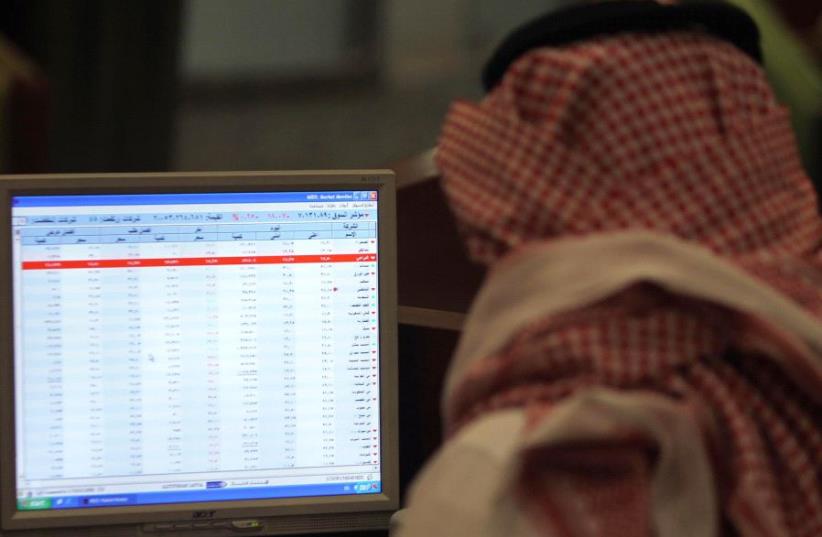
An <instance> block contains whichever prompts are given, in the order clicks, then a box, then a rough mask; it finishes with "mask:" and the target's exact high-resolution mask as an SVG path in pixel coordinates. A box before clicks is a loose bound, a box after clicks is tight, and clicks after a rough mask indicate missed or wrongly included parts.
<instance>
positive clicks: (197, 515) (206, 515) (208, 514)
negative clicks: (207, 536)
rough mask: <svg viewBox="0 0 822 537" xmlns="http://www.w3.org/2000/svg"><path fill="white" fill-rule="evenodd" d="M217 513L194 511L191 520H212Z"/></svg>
mask: <svg viewBox="0 0 822 537" xmlns="http://www.w3.org/2000/svg"><path fill="white" fill-rule="evenodd" d="M216 513H217V511H194V512H193V513H191V518H194V519H197V520H202V519H211V518H214V515H215V514H216Z"/></svg>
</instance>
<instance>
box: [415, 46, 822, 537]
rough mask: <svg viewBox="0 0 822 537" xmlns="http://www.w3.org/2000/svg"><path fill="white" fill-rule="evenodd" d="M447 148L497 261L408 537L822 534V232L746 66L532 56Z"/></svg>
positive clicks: (450, 382) (478, 243)
mask: <svg viewBox="0 0 822 537" xmlns="http://www.w3.org/2000/svg"><path fill="white" fill-rule="evenodd" d="M437 162H438V165H439V167H440V169H441V171H442V174H443V179H442V180H443V185H444V189H445V192H446V195H447V197H448V199H449V202H450V204H451V207H452V210H453V212H454V214H455V216H456V218H457V221H458V224H459V226H460V228H461V230H462V232H463V235H464V237H465V241H466V244H467V246H468V250H469V252H470V254H471V256H472V257H473V258H474V259H475V260H477V261H479V262H482V263H485V264H488V265H489V268H490V276H489V279H488V281H487V282H486V284H485V285H484V288H483V289H482V290H481V292H480V295H479V297H478V298H477V301H476V303H475V305H474V306H473V307H472V310H471V312H469V318H468V324H467V327H466V331H465V334H464V337H463V340H462V341H461V343H460V347H459V349H458V351H457V356H456V357H455V361H454V363H453V364H452V367H451V370H450V372H449V377H448V379H447V389H446V393H445V395H444V399H443V412H444V416H445V419H446V423H445V426H446V430H447V433H448V435H449V440H448V441H447V442H446V443H445V446H444V447H443V449H442V450H441V452H440V453H439V454H438V455H437V456H436V457H435V458H434V460H433V461H432V463H431V464H430V466H429V467H428V468H427V469H426V470H425V471H424V472H423V475H422V477H421V478H420V479H419V480H418V481H417V483H416V484H415V486H414V488H413V491H412V494H411V498H410V502H409V506H410V508H409V512H408V517H407V520H408V522H407V525H406V526H405V527H404V529H403V532H401V535H417V534H422V533H423V532H426V534H427V535H436V534H449V535H459V534H466V535H467V534H468V533H460V532H461V531H472V532H474V533H471V534H487V535H560V536H563V535H569V536H570V535H574V536H577V535H715V534H728V535H743V536H786V537H787V536H808V537H810V536H816V535H822V490H820V489H821V488H822V432H820V429H821V427H820V417H819V416H820V415H822V373H821V372H822V323H820V316H822V260H820V241H821V240H822V221H820V218H819V215H818V212H817V205H816V203H817V202H816V197H815V194H814V192H813V189H812V186H811V184H810V182H809V180H808V178H807V176H806V175H805V173H804V171H803V170H802V168H801V165H800V163H799V160H798V157H797V152H796V147H795V141H794V138H793V134H792V132H791V130H790V123H789V118H788V117H787V113H786V111H785V110H784V109H783V107H781V106H780V105H779V104H778V103H777V102H776V101H775V99H774V97H773V94H772V92H771V90H770V88H769V86H768V84H767V82H766V80H765V77H764V75H763V73H762V71H761V69H760V68H759V67H758V66H757V65H756V64H755V63H753V62H752V61H751V60H750V58H748V57H747V56H745V55H744V54H742V53H740V51H739V50H737V49H735V48H734V47H733V46H732V45H730V44H728V43H726V42H724V41H720V40H718V39H716V38H713V37H709V36H706V35H703V34H700V33H697V32H684V31H683V32H671V33H666V34H655V35H649V34H618V35H615V36H607V37H601V38H596V39H592V40H587V41H584V42H580V43H574V44H570V45H566V46H562V47H557V48H542V49H536V50H533V51H531V52H529V53H527V54H526V55H524V56H522V57H521V58H519V59H518V60H517V61H516V62H515V63H514V64H513V65H511V67H510V68H509V69H508V71H507V73H506V75H505V77H504V78H503V79H502V81H501V82H500V83H499V84H498V85H497V86H496V87H495V88H494V89H493V90H492V91H491V92H490V93H489V94H488V96H487V97H486V98H485V99H484V100H482V101H481V102H479V103H469V102H458V103H455V104H454V105H453V106H452V108H451V110H450V112H449V114H448V117H447V118H446V121H445V125H444V127H443V131H442V136H441V140H440V143H439V146H438V156H437ZM492 424H496V425H492ZM460 461H461V462H460ZM472 476H473V477H472ZM472 480H476V482H477V483H478V485H477V487H479V488H478V489H473V490H471V492H470V493H468V492H465V493H464V495H463V497H462V499H461V497H460V496H459V495H458V494H456V493H454V492H451V493H447V494H446V493H443V492H441V491H440V492H437V490H436V489H437V488H442V487H444V486H445V484H446V483H450V484H451V486H452V487H456V486H457V485H456V484H459V483H466V484H470V483H471V482H472ZM467 486H470V485H467ZM439 530H442V531H446V530H447V532H450V533H437V531H439Z"/></svg>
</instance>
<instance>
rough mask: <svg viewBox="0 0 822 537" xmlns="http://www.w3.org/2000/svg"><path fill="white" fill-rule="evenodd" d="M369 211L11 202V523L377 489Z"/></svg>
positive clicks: (251, 199) (344, 198)
mask: <svg viewBox="0 0 822 537" xmlns="http://www.w3.org/2000/svg"><path fill="white" fill-rule="evenodd" d="M378 197H379V196H378V191H376V190H362V191H324V192H245V193H237V192H234V193H185V194H116V195H111V194H95V195H69V196H45V195H39V194H38V195H36V196H14V197H13V199H12V233H13V241H12V253H13V259H12V263H13V280H14V287H13V292H14V334H15V349H14V372H15V378H14V383H15V384H14V385H15V394H14V396H15V431H16V493H17V507H18V509H20V510H48V509H86V508H99V507H106V506H128V505H141V504H166V503H180V502H200V501H222V500H249V499H262V498H294V497H305V496H329V495H347V494H369V493H379V492H381V472H380V415H379V408H380V400H379V393H380V385H379V378H380V377H379V373H380V371H379V363H380V362H379V353H380V339H379V318H380V315H379V313H380V309H379V308H380V302H379V294H378V288H379V285H378V273H379V269H378V265H379V258H378V240H379V237H378V232H377V231H378V203H379V200H378Z"/></svg>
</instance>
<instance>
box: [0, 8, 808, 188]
mask: <svg viewBox="0 0 822 537" xmlns="http://www.w3.org/2000/svg"><path fill="white" fill-rule="evenodd" d="M566 3H569V2H568V1H567V0H565V1H561V0H554V1H549V0H415V1H413V2H411V1H408V0H405V1H401V0H232V1H226V0H142V1H140V2H111V1H106V0H85V1H72V2H66V1H64V0H4V2H3V9H2V11H1V12H0V34H1V35H2V36H3V39H4V41H3V42H0V49H2V50H3V53H2V55H0V99H2V100H3V107H2V109H0V112H2V113H0V131H1V132H0V147H2V152H0V167H2V169H3V170H4V171H15V172H27V171H53V172H72V171H147V170H240V169H243V170H253V169H259V170H262V169H282V168H327V167H377V166H384V165H386V164H388V163H391V162H393V161H395V160H397V159H400V158H403V157H406V156H409V155H412V154H415V153H418V152H420V151H422V150H424V149H427V148H430V147H432V146H434V145H435V144H436V140H437V135H438V131H439V127H440V124H441V122H442V118H443V116H444V114H445V113H446V111H447V108H448V105H449V103H450V102H451V101H452V100H454V99H457V98H470V99H475V98H478V97H480V96H481V91H480V84H479V73H480V70H481V67H482V64H483V62H484V61H485V60H486V59H487V57H488V56H489V54H490V52H491V51H492V50H493V48H494V46H495V45H496V44H497V43H498V42H499V40H500V39H501V38H502V37H503V36H504V35H505V34H506V33H508V32H509V31H510V30H511V29H513V28H514V27H516V26H517V25H519V24H521V23H523V22H525V21H527V20H528V19H531V18H533V17H535V16H536V15H538V14H541V13H543V12H545V11H547V10H549V9H552V8H555V7H557V6H559V5H561V4H566ZM734 3H739V4H751V5H753V6H754V7H753V9H754V10H756V9H763V8H762V6H763V5H764V6H766V5H767V4H768V3H767V1H766V0H758V1H757V0H739V1H736V2H734ZM779 4H780V6H779V7H778V8H776V7H774V6H770V7H773V8H774V9H773V10H772V11H767V10H768V9H770V8H769V7H767V6H766V7H765V8H764V9H766V13H765V15H766V16H770V17H772V18H775V19H778V22H777V23H776V24H777V26H778V27H779V28H781V29H782V30H784V29H788V30H789V32H790V34H791V37H790V40H791V43H792V44H793V45H796V46H798V47H799V48H798V49H796V50H800V49H801V52H799V53H796V52H795V50H793V49H792V52H789V54H794V55H795V54H800V55H801V56H802V57H801V58H800V60H801V61H800V62H799V63H798V64H797V65H799V64H801V65H799V66H798V67H797V66H796V65H793V64H791V66H789V70H790V73H794V74H796V70H797V69H798V70H800V71H801V70H802V69H808V67H807V65H808V64H809V62H810V64H811V65H813V66H814V67H813V69H814V70H815V74H814V75H811V77H810V79H809V77H808V76H806V75H805V74H803V73H800V81H799V82H797V83H794V82H787V83H786V84H787V87H788V92H789V93H790V91H791V90H792V89H794V88H795V86H796V84H806V85H807V84H810V90H806V91H805V92H804V93H803V99H805V101H806V102H807V101H810V102H811V104H810V105H809V106H810V108H811V109H814V108H816V110H817V111H818V110H822V89H820V87H822V86H818V85H817V86H814V84H819V82H818V80H819V79H818V73H819V69H818V66H819V63H818V56H814V54H816V52H814V50H817V51H818V50H819V49H818V48H816V49H814V46H816V45H814V43H818V42H819V40H818V36H819V35H820V34H819V31H818V30H819V28H820V26H819V12H820V11H822V9H820V7H816V6H813V5H811V4H817V2H807V1H800V2H780V3H779ZM794 4H795V5H794ZM791 5H793V7H791ZM803 6H804V7H803ZM803 10H804V11H803ZM780 54H782V53H780ZM766 59H768V60H770V61H772V62H773V61H774V59H773V58H767V57H766ZM774 63H776V62H774ZM794 63H796V62H794ZM814 76H816V77H817V78H816V79H814V78H813V77H814ZM817 91H818V92H819V93H818V94H817V93H816V92H817ZM809 95H810V97H809ZM814 113H815V112H812V113H811V115H813V114H814ZM820 116H822V114H820ZM813 143H818V140H817V141H816V142H813ZM815 147H822V146H819V145H816V146H815Z"/></svg>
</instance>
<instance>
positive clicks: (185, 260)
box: [23, 254, 377, 270]
mask: <svg viewBox="0 0 822 537" xmlns="http://www.w3.org/2000/svg"><path fill="white" fill-rule="evenodd" d="M376 260H377V254H333V255H265V256H240V257H170V258H155V259H83V260H69V261H23V270H54V269H74V268H84V269H88V268H95V269H96V268H132V267H193V266H202V265H285V264H293V263H356V262H371V261H376Z"/></svg>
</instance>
